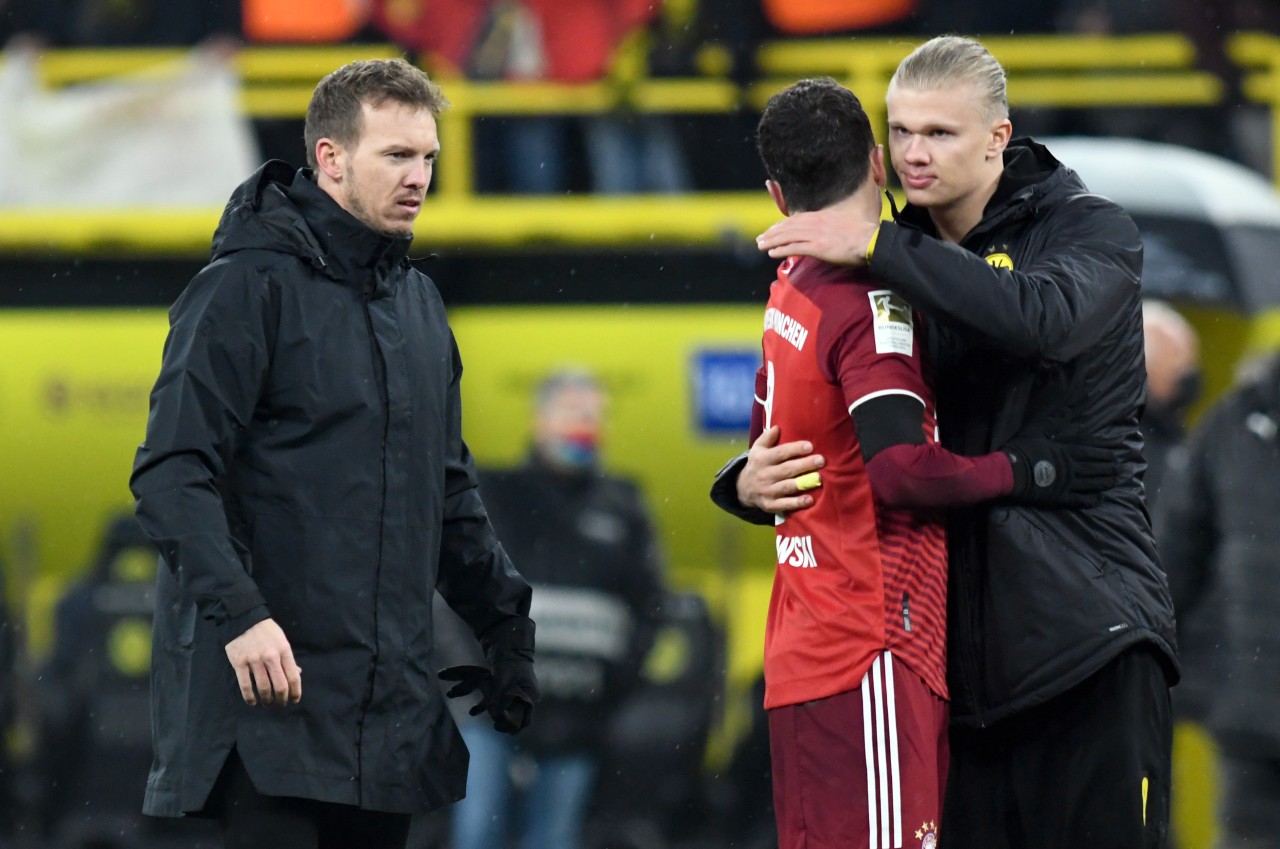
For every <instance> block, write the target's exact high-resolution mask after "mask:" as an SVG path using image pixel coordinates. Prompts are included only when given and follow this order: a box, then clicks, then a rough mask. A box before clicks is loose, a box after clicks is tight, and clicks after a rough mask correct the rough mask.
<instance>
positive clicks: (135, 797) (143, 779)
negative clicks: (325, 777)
mask: <svg viewBox="0 0 1280 849" xmlns="http://www.w3.org/2000/svg"><path fill="white" fill-rule="evenodd" d="M156 563H157V552H156V549H155V547H154V546H152V544H151V542H150V541H149V540H148V539H147V538H146V536H144V535H143V533H142V529H141V527H140V526H139V525H138V523H137V521H136V520H135V519H134V518H133V517H132V516H131V515H121V516H119V517H117V518H114V519H112V520H111V521H110V522H109V523H108V525H107V528H106V532H105V534H104V536H103V540H102V544H101V546H100V548H99V551H98V554H97V556H96V557H95V559H94V562H93V564H92V566H91V567H90V569H89V572H88V574H87V575H86V576H85V577H84V579H82V580H81V581H79V582H77V583H76V584H74V585H73V586H72V587H71V588H70V589H69V590H68V591H67V593H66V595H64V596H63V598H62V599H61V600H60V601H59V603H58V607H57V610H56V614H55V620H54V646H53V655H52V657H51V659H50V661H49V663H48V665H47V666H46V667H45V669H44V670H43V672H42V674H41V676H40V691H39V701H40V731H39V738H40V743H39V745H40V751H39V755H38V756H39V763H38V766H37V769H38V771H39V772H40V773H41V784H42V793H43V797H44V798H43V800H42V804H41V820H42V826H43V830H44V831H45V832H46V833H47V834H48V835H50V836H51V837H53V838H54V840H55V842H56V845H58V846H60V847H68V849H74V847H79V846H94V847H115V846H121V847H134V846H137V845H140V844H147V845H150V844H151V843H152V842H156V841H159V840H161V838H162V836H163V835H174V836H182V837H185V838H188V841H187V845H192V844H191V842H190V839H192V838H194V837H196V836H198V833H197V832H194V831H192V830H190V829H192V828H198V827H199V825H200V823H197V824H196V825H195V826H191V825H190V824H189V823H178V824H171V823H167V822H162V821H159V820H151V819H148V818H144V817H143V816H142V795H143V789H144V788H145V786H146V783H147V771H148V769H149V768H150V765H151V730H150V720H151V711H150V706H149V703H148V696H149V687H148V678H149V671H150V663H151V620H152V604H153V602H152V598H153V588H154V586H155V573H156ZM205 825H208V824H205ZM210 831H211V826H210V827H209V828H207V829H206V832H210ZM208 836H209V835H208V834H206V839H207V837H208ZM204 845H206V846H208V845H211V844H209V843H205V844H204Z"/></svg>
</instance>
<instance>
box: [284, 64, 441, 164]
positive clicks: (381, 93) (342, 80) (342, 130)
mask: <svg viewBox="0 0 1280 849" xmlns="http://www.w3.org/2000/svg"><path fill="white" fill-rule="evenodd" d="M388 100H394V101H396V102H397V103H403V104H404V105H406V106H416V107H418V108H420V109H426V110H428V111H430V112H431V114H432V115H433V116H437V117H438V116H439V115H440V113H441V112H443V111H444V110H445V109H448V108H449V101H448V100H446V99H445V96H444V92H443V91H441V90H440V86H438V85H436V84H435V83H433V82H432V81H431V79H430V78H429V77H428V76H427V75H426V72H424V71H422V70H421V69H420V68H415V67H414V66H413V65H410V64H409V63H408V62H406V61H405V60H403V59H363V60H361V61H358V62H351V63H350V64H347V65H343V66H342V67H341V68H339V69H338V70H336V71H334V72H333V73H331V74H329V75H328V76H326V77H325V78H324V79H322V80H320V83H319V84H318V85H317V86H316V90H315V92H314V93H313V94H312V95H311V105H310V106H308V107H307V120H306V123H305V124H304V125H303V130H302V137H303V140H304V141H305V143H306V145H307V164H308V165H310V166H311V167H312V168H315V167H316V142H318V141H320V139H323V138H330V139H333V140H334V141H336V142H338V143H339V144H342V145H351V144H355V143H356V142H357V141H358V140H359V139H360V133H361V132H362V131H363V129H364V127H363V115H362V109H363V105H364V104H366V103H368V104H369V105H370V106H381V105H382V104H383V103H386V102H387V101H388Z"/></svg>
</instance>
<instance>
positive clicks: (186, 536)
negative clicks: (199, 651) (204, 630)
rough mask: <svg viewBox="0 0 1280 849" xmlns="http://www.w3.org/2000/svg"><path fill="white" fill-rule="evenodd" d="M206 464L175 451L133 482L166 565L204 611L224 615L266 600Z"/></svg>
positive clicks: (141, 516) (143, 520)
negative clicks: (232, 532)
mask: <svg viewBox="0 0 1280 849" xmlns="http://www.w3.org/2000/svg"><path fill="white" fill-rule="evenodd" d="M143 451H145V449H143ZM143 451H140V452H139V454H140V456H142V454H143ZM202 469H203V464H201V463H200V462H199V461H197V460H195V459H194V457H193V456H192V455H182V454H179V455H172V456H168V457H165V458H164V459H163V460H162V461H161V462H159V463H156V464H154V465H146V466H143V467H142V468H140V470H139V471H138V472H135V474H134V477H133V480H132V481H131V486H132V488H133V492H134V495H135V497H136V499H137V505H136V511H137V516H138V521H139V524H141V525H142V529H143V531H144V532H145V533H146V534H147V536H148V538H150V539H151V541H152V542H153V543H155V545H156V547H157V548H158V549H159V550H160V553H161V557H162V559H163V562H164V565H165V566H166V567H167V568H168V569H169V570H170V571H171V572H173V574H174V576H175V578H176V579H177V580H178V582H179V584H180V585H181V587H182V589H183V592H185V593H188V594H190V595H192V596H195V597H196V598H198V599H200V600H201V602H202V607H201V609H202V611H203V612H204V614H205V615H206V616H208V617H210V618H212V619H214V620H216V621H225V619H227V618H235V617H239V616H241V615H242V614H244V613H246V612H247V611H249V610H251V609H253V608H255V607H258V606H260V605H265V603H266V602H265V599H264V598H263V596H262V593H261V591H260V590H259V589H258V585H257V584H256V583H255V582H254V580H253V578H252V577H250V575H249V571H248V569H247V568H246V567H245V563H244V560H243V558H242V556H241V551H240V548H241V547H240V546H239V545H238V544H237V542H236V541H235V539H234V538H233V537H232V535H231V531H230V528H229V527H228V524H227V518H226V508H225V506H224V505H223V503H222V498H221V497H220V496H219V494H218V491H217V488H216V487H215V486H214V484H213V481H212V480H211V479H209V478H208V476H207V475H206V474H205V473H204V472H203V471H202Z"/></svg>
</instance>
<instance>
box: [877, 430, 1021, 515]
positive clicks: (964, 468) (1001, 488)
mask: <svg viewBox="0 0 1280 849" xmlns="http://www.w3.org/2000/svg"><path fill="white" fill-rule="evenodd" d="M866 468H867V478H868V480H869V481H870V483H871V491H872V492H873V493H874V495H875V497H876V498H877V499H878V500H879V501H881V502H883V503H884V504H887V505H889V506H891V507H959V506H962V505H966V504H977V503H979V502H982V501H990V500H991V499H993V498H999V497H1000V496H1002V495H1008V494H1009V493H1010V492H1012V490H1013V470H1012V468H1011V467H1010V465H1009V458H1008V457H1007V456H1005V454H1004V453H1003V452H1000V451H996V452H993V453H991V454H985V455H983V456H981V457H962V456H960V455H959V454H952V453H951V452H950V451H947V450H946V449H944V448H942V447H941V446H939V445H931V444H925V443H920V444H914V445H909V444H898V445H893V446H890V447H888V448H885V449H884V450H882V451H879V452H877V453H876V454H875V456H873V457H872V458H871V459H870V460H869V461H868V462H867V464H866Z"/></svg>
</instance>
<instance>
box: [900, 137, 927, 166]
mask: <svg viewBox="0 0 1280 849" xmlns="http://www.w3.org/2000/svg"><path fill="white" fill-rule="evenodd" d="M902 155H903V158H904V159H906V160H907V161H908V162H915V163H921V162H926V161H928V159H929V150H928V148H927V146H926V145H925V142H924V138H923V137H921V136H919V135H914V134H913V135H911V136H910V137H908V139H907V145H906V147H905V148H904V149H903V151H902Z"/></svg>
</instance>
